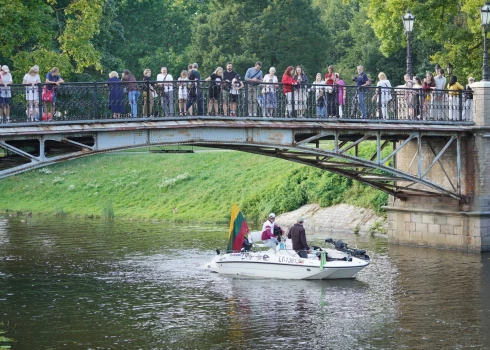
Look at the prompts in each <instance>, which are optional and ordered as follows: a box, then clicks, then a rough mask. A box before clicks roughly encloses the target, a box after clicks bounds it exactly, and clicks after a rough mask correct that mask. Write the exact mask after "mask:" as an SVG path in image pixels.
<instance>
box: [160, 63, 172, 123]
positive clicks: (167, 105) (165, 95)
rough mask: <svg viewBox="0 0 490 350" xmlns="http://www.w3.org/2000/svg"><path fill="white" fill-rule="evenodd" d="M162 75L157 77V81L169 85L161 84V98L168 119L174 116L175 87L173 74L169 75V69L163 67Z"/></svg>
mask: <svg viewBox="0 0 490 350" xmlns="http://www.w3.org/2000/svg"><path fill="white" fill-rule="evenodd" d="M160 72H161V73H160V74H158V75H157V81H166V82H167V83H160V84H158V85H159V86H160V97H161V101H162V108H163V112H164V113H165V116H166V117H173V116H174V87H173V80H174V78H173V77H172V75H171V74H168V73H167V67H162V69H161V70H160Z"/></svg>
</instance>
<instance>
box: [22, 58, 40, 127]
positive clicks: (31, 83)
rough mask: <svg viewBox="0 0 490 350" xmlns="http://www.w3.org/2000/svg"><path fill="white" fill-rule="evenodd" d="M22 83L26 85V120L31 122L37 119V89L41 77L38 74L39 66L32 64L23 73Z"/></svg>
mask: <svg viewBox="0 0 490 350" xmlns="http://www.w3.org/2000/svg"><path fill="white" fill-rule="evenodd" d="M22 84H24V85H27V87H26V100H27V121H29V120H30V121H31V122H33V121H34V120H37V121H39V89H38V84H41V77H40V76H39V66H33V67H31V69H29V73H27V74H26V75H24V79H22Z"/></svg>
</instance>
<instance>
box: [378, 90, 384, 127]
mask: <svg viewBox="0 0 490 350" xmlns="http://www.w3.org/2000/svg"><path fill="white" fill-rule="evenodd" d="M382 93H383V91H381V86H378V118H379V119H383V118H385V117H386V116H384V115H383V98H382V96H381V94H382Z"/></svg>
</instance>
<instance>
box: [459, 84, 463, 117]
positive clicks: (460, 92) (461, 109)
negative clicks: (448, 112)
mask: <svg viewBox="0 0 490 350" xmlns="http://www.w3.org/2000/svg"><path fill="white" fill-rule="evenodd" d="M458 97H459V113H458V120H459V121H462V120H463V91H462V90H459V95H458Z"/></svg>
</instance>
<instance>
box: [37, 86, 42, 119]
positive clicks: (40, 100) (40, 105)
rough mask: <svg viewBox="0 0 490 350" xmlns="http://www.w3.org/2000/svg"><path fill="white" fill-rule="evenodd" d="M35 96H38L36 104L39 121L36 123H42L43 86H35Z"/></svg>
mask: <svg viewBox="0 0 490 350" xmlns="http://www.w3.org/2000/svg"><path fill="white" fill-rule="evenodd" d="M37 94H38V95H39V96H38V103H39V108H38V109H39V120H38V121H43V107H44V101H43V84H41V83H39V84H37Z"/></svg>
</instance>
